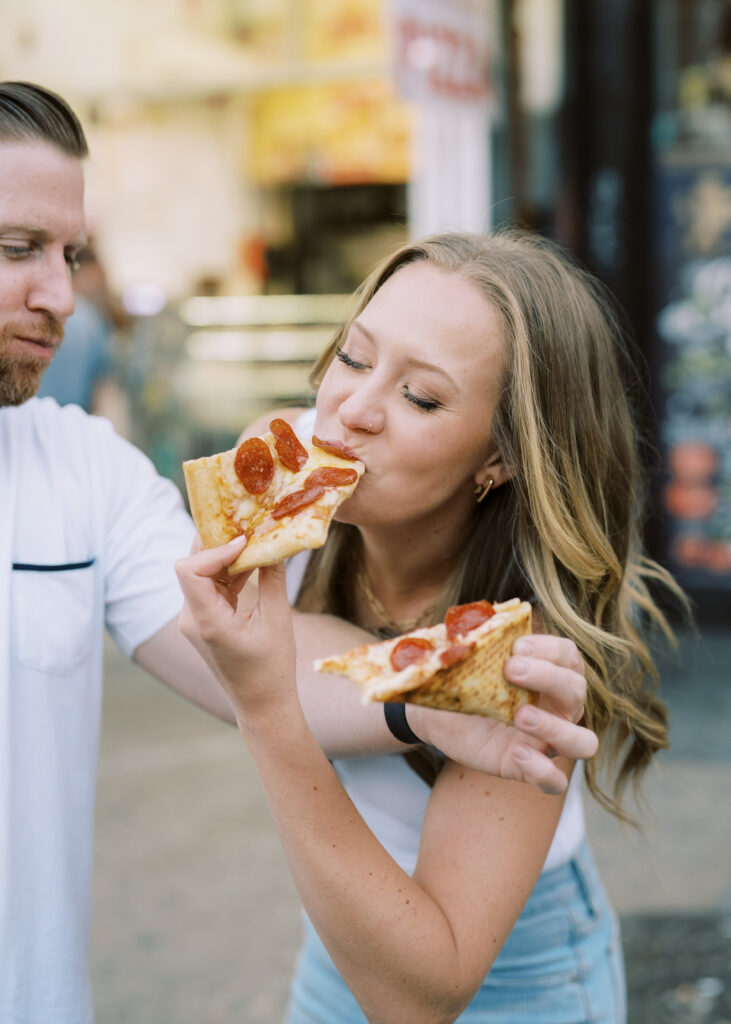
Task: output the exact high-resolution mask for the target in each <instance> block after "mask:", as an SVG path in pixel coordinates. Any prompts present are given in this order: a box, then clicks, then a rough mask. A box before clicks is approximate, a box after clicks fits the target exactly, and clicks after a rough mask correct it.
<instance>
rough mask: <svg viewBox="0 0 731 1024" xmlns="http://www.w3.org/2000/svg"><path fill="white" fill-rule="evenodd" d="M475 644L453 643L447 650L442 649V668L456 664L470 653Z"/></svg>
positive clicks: (440, 660)
mask: <svg viewBox="0 0 731 1024" xmlns="http://www.w3.org/2000/svg"><path fill="white" fill-rule="evenodd" d="M474 646H475V645H474V644H452V646H451V647H448V648H447V649H446V651H442V653H441V654H440V655H439V664H440V665H441V666H442V668H449V666H450V665H455V664H456V663H457V662H458V661H461V660H462V658H464V657H465V656H466V655H468V654H469V653H470V651H471V650H472V648H473V647H474Z"/></svg>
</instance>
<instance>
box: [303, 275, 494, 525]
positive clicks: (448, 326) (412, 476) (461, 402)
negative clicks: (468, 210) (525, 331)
mask: <svg viewBox="0 0 731 1024" xmlns="http://www.w3.org/2000/svg"><path fill="white" fill-rule="evenodd" d="M503 364H504V340H503V331H502V327H501V324H500V320H499V317H498V314H497V313H496V311H495V310H494V309H493V307H492V306H491V305H490V303H489V302H488V301H487V300H486V299H484V298H483V296H482V295H481V294H480V293H479V291H478V290H477V289H476V287H475V286H474V285H472V284H471V283H470V282H469V281H467V280H466V279H465V278H463V277H461V276H460V275H459V274H456V273H448V272H446V271H443V270H440V269H439V268H437V267H435V266H433V265H432V264H429V263H427V262H419V263H414V264H409V265H407V266H406V267H403V268H402V269H400V270H398V271H397V272H396V273H395V274H394V276H393V277H391V278H389V280H388V281H387V282H386V283H385V284H384V285H383V286H382V287H381V288H380V289H379V290H378V291H377V292H376V294H375V295H374V296H373V298H372V299H371V301H370V302H369V303H368V305H367V306H366V307H365V309H364V310H363V311H362V312H361V314H360V315H359V316H358V318H357V319H356V320H355V321H354V323H353V324H352V326H351V328H350V331H349V333H348V335H347V338H345V340H344V341H343V343H342V348H341V349H340V350H339V351H338V352H337V354H336V356H335V357H334V359H333V361H332V363H331V364H330V366H329V368H328V370H327V372H326V374H325V376H324V378H323V381H322V384H321V385H320V390H319V393H318V396H317V420H316V425H315V434H316V435H317V436H318V437H321V438H326V439H336V440H339V441H343V442H345V444H347V445H348V446H350V447H351V448H353V449H355V451H357V453H358V456H359V457H360V458H361V459H362V460H363V462H364V463H365V465H366V473H365V475H364V476H363V478H362V480H361V482H360V484H359V485H358V488H357V490H356V491H355V494H354V495H353V497H352V498H350V499H349V500H348V501H347V502H346V503H345V504H344V505H343V506H342V507H341V509H340V513H339V515H338V518H339V519H341V520H344V521H346V522H351V523H355V524H356V525H362V526H367V525H376V524H392V525H395V524H403V523H407V522H410V521H414V522H415V521H417V520H422V522H423V523H425V522H426V521H428V520H429V517H430V516H435V517H436V518H435V525H436V522H437V521H438V518H439V516H441V517H442V518H444V516H445V515H446V516H447V517H448V518H449V516H454V517H456V521H458V522H463V521H464V517H465V515H466V513H467V510H468V509H469V508H470V507H471V506H472V504H473V503H474V497H473V492H474V488H475V483H476V482H482V481H484V480H485V479H486V478H487V477H488V476H492V477H493V478H494V480H495V483H496V484H500V483H502V482H503V481H504V480H505V478H506V474H505V470H504V468H503V466H502V464H501V463H500V461H499V458H498V456H497V454H496V453H495V452H494V451H493V452H491V451H490V450H489V449H488V442H487V439H488V437H489V434H490V424H491V421H492V416H493V412H494V410H495V406H496V404H497V400H498V397H499V394H500V387H501V378H502V370H503Z"/></svg>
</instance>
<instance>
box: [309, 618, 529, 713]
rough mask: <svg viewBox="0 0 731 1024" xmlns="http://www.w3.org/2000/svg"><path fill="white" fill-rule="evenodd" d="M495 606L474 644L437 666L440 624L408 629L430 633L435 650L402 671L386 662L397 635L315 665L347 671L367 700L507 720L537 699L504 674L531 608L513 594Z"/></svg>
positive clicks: (525, 628) (442, 641) (421, 634)
mask: <svg viewBox="0 0 731 1024" xmlns="http://www.w3.org/2000/svg"><path fill="white" fill-rule="evenodd" d="M495 607H496V615H495V617H494V619H492V620H488V624H487V625H486V627H485V631H484V632H482V633H481V634H479V635H478V636H477V638H476V641H475V646H474V648H473V649H472V650H471V651H470V653H469V654H467V655H466V656H465V657H464V658H463V659H462V660H461V661H458V662H456V663H455V664H454V665H451V666H450V667H449V668H439V663H438V652H439V650H443V649H445V648H447V647H449V646H450V644H449V641H447V640H446V633H445V630H444V626H443V625H441V624H440V625H437V626H432V627H431V628H429V629H420V630H417V631H415V633H414V634H408V635H417V636H419V637H425V638H427V637H431V638H433V640H434V643H435V648H436V651H437V656H436V657H435V658H434V659H429V658H426V659H424V661H422V662H418V663H416V664H414V665H411V666H409V667H408V668H407V669H405V670H404V671H403V672H395V671H393V669H392V668H391V666H390V657H389V656H390V652H391V650H392V649H393V647H394V646H395V645H396V643H397V642H398V639H399V638H396V639H394V640H388V641H384V642H383V643H381V644H370V645H362V646H360V647H357V648H355V649H354V650H352V651H348V652H346V653H345V654H336V655H333V656H332V657H330V658H324V659H322V660H321V661H318V662H316V663H315V667H316V668H317V669H318V670H319V671H321V672H330V673H333V674H336V675H344V676H347V678H349V679H350V680H352V682H354V683H355V684H356V686H358V687H359V689H360V690H361V693H362V695H363V699H364V700H366V701H372V700H378V701H394V702H402V703H412V704H421V705H424V706H426V707H432V708H439V709H441V710H444V711H462V712H465V713H467V714H471V715H483V716H486V717H490V718H497V719H499V720H500V721H502V722H506V723H508V724H509V723H511V722H512V721H513V718H514V717H515V712H516V711H517V710H518V708H519V707H522V706H523V704H535V703H536V702H537V700H538V694H537V693H535V692H533V691H531V690H526V689H524V688H523V687H522V686H515V685H514V684H513V683H510V682H508V680H507V679H506V678H505V676H504V675H503V666H504V665H505V662H506V661H507V659H508V658H509V657H510V653H511V651H512V647H513V644H514V643H515V641H516V640H517V639H518V637H520V636H524V635H526V634H527V633H529V632H530V629H531V612H532V609H531V606H530V604H528V602H527V601H523V602H519V601H517V600H515V601H512V602H505V604H503V605H496V606H495Z"/></svg>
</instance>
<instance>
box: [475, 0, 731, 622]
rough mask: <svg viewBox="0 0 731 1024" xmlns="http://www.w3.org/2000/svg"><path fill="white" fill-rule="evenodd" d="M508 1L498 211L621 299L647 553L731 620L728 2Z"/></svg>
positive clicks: (708, 608) (715, 613) (712, 612)
mask: <svg viewBox="0 0 731 1024" xmlns="http://www.w3.org/2000/svg"><path fill="white" fill-rule="evenodd" d="M504 10H506V11H507V12H508V14H507V17H506V18H505V19H504V23H505V25H506V26H507V32H506V37H505V40H504V46H505V52H506V53H507V54H508V55H509V60H508V69H507V74H506V88H507V96H508V100H507V109H508V112H509V117H508V119H507V122H506V124H505V130H504V135H503V137H502V138H499V137H496V139H495V141H494V148H495V150H496V153H498V154H499V156H498V164H499V161H500V159H502V160H503V161H504V163H503V165H502V166H499V167H498V171H497V172H496V183H497V187H496V191H495V200H496V211H497V218H496V219H498V220H500V219H503V218H504V219H506V220H518V221H519V222H522V223H524V224H528V225H530V226H532V227H534V228H536V229H537V230H539V231H542V232H544V233H546V234H548V235H550V236H552V237H554V238H556V239H557V240H558V241H559V242H561V243H562V244H564V245H565V246H566V247H567V248H568V249H570V250H571V251H573V252H574V253H575V254H576V255H577V256H578V257H579V258H580V260H581V261H582V262H584V263H585V264H586V265H587V266H588V267H589V268H590V269H591V270H593V271H594V272H595V273H596V274H598V275H599V277H600V278H602V279H603V280H604V282H605V283H606V284H607V285H608V286H609V288H610V289H611V290H612V292H613V293H614V295H615V296H616V297H617V299H618V301H619V304H620V307H621V309H622V310H623V311H624V314H625V316H626V320H627V326H628V329H629V331H630V333H631V334H632V335H633V336H634V338H635V339H636V341H637V343H638V348H639V350H640V351H639V358H638V365H637V368H638V371H639V374H640V375H641V376H642V377H643V378H644V381H645V391H646V393H647V394H649V399H650V400H649V401H647V399H645V400H643V398H642V395H640V396H639V412H640V413H641V414H642V415H643V416H644V418H645V422H646V430H647V434H648V454H649V457H650V464H656V463H657V461H658V460H657V457H656V454H655V452H656V451H659V454H660V464H661V468H660V472H659V473H658V474H656V475H654V476H652V477H651V478H650V479H649V480H648V487H649V489H650V492H651V497H652V499H653V501H652V507H653V510H654V512H653V518H652V520H651V522H650V523H649V524H648V540H649V543H650V547H651V550H652V553H653V554H655V555H656V556H658V557H660V559H661V560H662V561H663V562H664V563H665V564H666V565H668V566H669V568H670V569H671V570H672V571H673V572H674V573H675V575H676V576H677V578H678V579H679V580H680V582H681V583H682V584H683V586H684V587H685V588H686V589H687V590H688V591H689V592H690V593H691V595H692V596H693V597H694V598H695V600H696V602H697V606H698V610H699V617H700V619H701V621H710V620H711V619H714V620H721V621H723V622H726V623H729V622H731V3H729V0H612V3H611V4H608V3H605V2H604V0H565V2H564V0H511V2H506V4H505V5H504ZM541 52H543V53H544V57H543V59H542V60H539V61H538V64H537V65H535V64H532V56H535V54H536V53H541ZM551 55H553V60H551ZM557 55H558V56H557ZM541 69H543V70H541ZM537 75H542V77H543V82H542V83H541V84H540V85H538V86H537V85H536V77H537ZM500 131H501V129H500V127H498V132H500ZM501 190H502V191H501ZM501 194H502V195H503V196H506V197H507V196H509V197H510V199H509V200H508V201H507V202H505V203H504V204H503V203H502V202H501Z"/></svg>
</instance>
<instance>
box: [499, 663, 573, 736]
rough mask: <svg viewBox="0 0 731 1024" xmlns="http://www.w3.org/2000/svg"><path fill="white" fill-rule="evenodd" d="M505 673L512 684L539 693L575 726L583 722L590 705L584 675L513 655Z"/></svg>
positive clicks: (553, 664)
mask: <svg viewBox="0 0 731 1024" xmlns="http://www.w3.org/2000/svg"><path fill="white" fill-rule="evenodd" d="M516 646H517V645H516ZM582 667H583V663H582ZM503 673H504V674H505V678H506V679H508V680H509V681H510V682H511V683H516V684H517V685H518V686H525V687H527V688H528V689H529V690H536V691H537V692H538V693H540V694H541V695H542V697H544V698H546V699H548V700H550V701H551V702H553V703H554V704H555V705H556V706H557V707H558V708H560V709H561V712H562V714H563V715H564V716H565V717H566V718H569V719H570V720H571V721H572V722H578V721H580V720H581V718H582V716H583V714H584V703H585V701H586V679H585V678H584V675H583V672H579V671H577V669H576V668H570V667H568V666H565V665H561V664H558V665H557V664H555V663H554V662H552V661H548V660H545V659H544V658H540V657H524V656H523V655H517V656H516V655H513V656H512V657H510V658H508V660H507V661H506V662H505V665H504V667H503Z"/></svg>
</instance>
